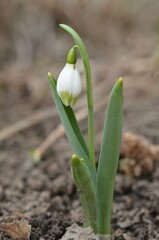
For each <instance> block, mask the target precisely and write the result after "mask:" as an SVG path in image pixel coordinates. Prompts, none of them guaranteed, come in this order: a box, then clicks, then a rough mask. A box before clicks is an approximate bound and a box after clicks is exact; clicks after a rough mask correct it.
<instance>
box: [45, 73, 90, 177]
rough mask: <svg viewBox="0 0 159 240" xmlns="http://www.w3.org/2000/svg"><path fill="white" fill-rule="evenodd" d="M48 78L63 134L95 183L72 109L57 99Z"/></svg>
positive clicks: (50, 77) (54, 83)
mask: <svg viewBox="0 0 159 240" xmlns="http://www.w3.org/2000/svg"><path fill="white" fill-rule="evenodd" d="M48 78H49V82H50V87H51V91H52V96H53V98H54V102H55V104H56V107H57V110H58V112H59V116H60V119H61V122H62V123H63V126H64V128H65V132H66V135H67V138H68V141H69V143H70V145H71V147H72V148H73V150H74V152H75V154H76V155H77V156H78V157H79V158H84V159H85V160H86V164H87V166H88V168H89V169H90V171H91V173H92V177H93V179H94V181H95V171H94V169H93V167H92V164H91V162H90V159H89V153H88V148H87V145H86V142H85V140H84V138H83V135H82V133H81V130H80V128H79V125H78V123H77V120H76V117H75V115H74V112H73V110H72V108H70V107H66V106H64V104H63V103H62V101H61V99H60V98H59V96H58V94H57V91H56V80H55V79H54V78H53V76H52V75H51V73H48Z"/></svg>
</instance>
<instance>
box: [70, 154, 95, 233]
mask: <svg viewBox="0 0 159 240" xmlns="http://www.w3.org/2000/svg"><path fill="white" fill-rule="evenodd" d="M71 170H72V176H73V179H74V183H75V185H76V187H77V189H78V194H79V198H80V202H81V206H82V210H83V217H84V227H89V226H91V227H92V228H93V230H94V232H96V199H95V187H94V184H93V179H92V176H91V173H90V171H89V169H88V167H87V165H86V164H85V162H84V161H83V160H80V159H79V158H78V157H77V156H76V155H73V156H72V168H71Z"/></svg>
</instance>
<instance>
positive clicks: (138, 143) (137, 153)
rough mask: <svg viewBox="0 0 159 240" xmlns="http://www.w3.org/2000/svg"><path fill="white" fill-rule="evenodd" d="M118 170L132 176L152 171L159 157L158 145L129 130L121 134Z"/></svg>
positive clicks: (139, 175)
mask: <svg viewBox="0 0 159 240" xmlns="http://www.w3.org/2000/svg"><path fill="white" fill-rule="evenodd" d="M121 158H122V160H121V163H120V170H122V171H124V172H125V173H126V174H127V175H130V176H132V177H141V176H144V175H147V174H150V173H152V171H153V170H154V167H155V162H156V160H158V159H159V146H158V145H153V144H152V143H150V142H149V141H148V140H147V139H145V138H144V137H143V136H140V135H136V134H134V133H131V132H127V133H124V134H123V138H122V145H121Z"/></svg>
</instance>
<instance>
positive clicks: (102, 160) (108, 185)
mask: <svg viewBox="0 0 159 240" xmlns="http://www.w3.org/2000/svg"><path fill="white" fill-rule="evenodd" d="M122 115H123V81H122V79H121V78H120V79H119V80H118V81H117V83H116V84H115V85H114V87H113V89H112V92H111V95H110V98H109V102H108V108H107V113H106V119H105V126H104V132H103V141H102V146H101V151H100V157H99V166H98V172H97V186H96V199H97V233H98V234H100V235H110V234H111V210H112V201H113V192H114V186H115V177H116V172H117V167H118V162H119V151H120V141H121V133H122ZM102 239H104V238H102Z"/></svg>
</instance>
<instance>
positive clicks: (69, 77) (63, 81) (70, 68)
mask: <svg viewBox="0 0 159 240" xmlns="http://www.w3.org/2000/svg"><path fill="white" fill-rule="evenodd" d="M73 78H74V65H72V64H68V63H67V64H66V65H65V67H64V68H63V70H62V71H61V73H60V75H59V77H58V79H57V92H58V94H59V95H60V92H63V91H68V92H69V93H70V94H71V82H72V81H73Z"/></svg>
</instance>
